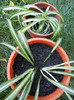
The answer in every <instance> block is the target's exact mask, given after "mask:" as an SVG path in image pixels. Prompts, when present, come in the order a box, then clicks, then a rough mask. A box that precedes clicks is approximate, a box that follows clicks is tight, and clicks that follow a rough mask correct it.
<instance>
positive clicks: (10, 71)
mask: <svg viewBox="0 0 74 100" xmlns="http://www.w3.org/2000/svg"><path fill="white" fill-rule="evenodd" d="M35 43H43V44H46V45H49V46H51V47H53V46H54V45H55V42H53V41H52V40H49V39H46V38H31V39H29V40H28V44H29V45H31V44H35ZM56 50H57V52H58V53H59V54H60V56H61V58H62V60H63V62H67V61H69V58H68V56H67V54H66V52H65V51H64V50H63V48H62V47H60V46H58V47H57V48H56ZM16 56H17V52H15V51H13V52H12V54H11V55H10V58H9V60H8V64H7V78H8V80H10V79H11V78H13V64H14V59H15V57H16ZM65 66H70V64H66V65H65ZM65 71H66V72H71V71H70V70H65ZM69 81H70V76H66V75H64V77H63V80H62V82H61V83H63V84H65V85H69ZM15 86H16V83H14V84H13V85H11V88H12V89H14V88H15ZM19 94H20V93H19ZM19 94H18V96H19ZM62 94H63V90H62V89H60V88H57V89H56V90H55V91H54V92H53V93H51V94H49V95H47V96H44V97H38V100H56V99H57V98H59V97H60V96H61V95H62ZM30 98H31V99H30ZM27 100H34V96H30V95H29V96H28V99H27Z"/></svg>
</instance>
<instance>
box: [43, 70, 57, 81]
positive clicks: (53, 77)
mask: <svg viewBox="0 0 74 100" xmlns="http://www.w3.org/2000/svg"><path fill="white" fill-rule="evenodd" d="M43 71H45V72H46V73H47V74H48V75H49V76H51V77H52V79H53V80H54V81H56V82H57V80H56V78H55V77H54V76H53V75H52V74H51V73H49V72H48V71H47V70H43Z"/></svg>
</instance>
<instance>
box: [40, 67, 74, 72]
mask: <svg viewBox="0 0 74 100" xmlns="http://www.w3.org/2000/svg"><path fill="white" fill-rule="evenodd" d="M53 69H67V70H71V71H74V67H73V66H59V67H56V66H49V67H44V68H42V70H49V71H51V70H53Z"/></svg>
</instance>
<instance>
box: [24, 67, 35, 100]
mask: <svg viewBox="0 0 74 100" xmlns="http://www.w3.org/2000/svg"><path fill="white" fill-rule="evenodd" d="M36 72H37V69H35V71H34V72H33V73H32V76H31V80H30V83H29V85H28V87H27V90H26V93H25V95H24V100H27V97H28V94H29V92H30V90H31V86H32V83H33V80H34V77H35V74H36Z"/></svg>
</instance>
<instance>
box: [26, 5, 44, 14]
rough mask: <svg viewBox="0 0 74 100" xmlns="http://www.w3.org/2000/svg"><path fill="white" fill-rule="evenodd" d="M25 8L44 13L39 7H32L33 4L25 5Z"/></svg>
mask: <svg viewBox="0 0 74 100" xmlns="http://www.w3.org/2000/svg"><path fill="white" fill-rule="evenodd" d="M25 8H28V9H29V8H35V9H37V10H39V11H40V12H42V13H43V10H41V9H40V8H39V7H37V6H35V5H32V4H31V5H30V4H29V5H25Z"/></svg>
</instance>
